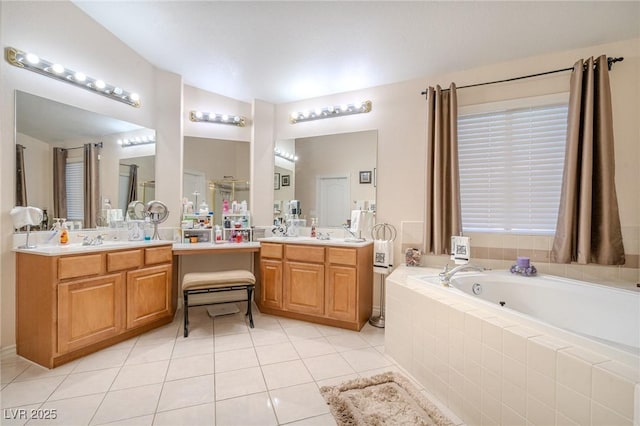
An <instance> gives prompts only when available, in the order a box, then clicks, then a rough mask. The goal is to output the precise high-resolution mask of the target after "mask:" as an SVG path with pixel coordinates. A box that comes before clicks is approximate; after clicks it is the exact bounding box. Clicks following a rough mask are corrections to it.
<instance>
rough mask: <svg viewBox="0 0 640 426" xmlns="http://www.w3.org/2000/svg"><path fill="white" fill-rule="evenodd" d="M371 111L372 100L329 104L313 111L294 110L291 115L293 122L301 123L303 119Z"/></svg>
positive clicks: (317, 118)
mask: <svg viewBox="0 0 640 426" xmlns="http://www.w3.org/2000/svg"><path fill="white" fill-rule="evenodd" d="M370 111H371V101H362V102H356V103H353V104H346V105H337V106H328V107H324V108H316V109H315V110H313V111H309V110H305V111H300V112H292V113H291V115H290V116H289V122H290V123H291V124H295V123H300V122H302V121H312V120H320V119H322V118H333V117H342V116H344V115H353V114H363V113H365V112H370Z"/></svg>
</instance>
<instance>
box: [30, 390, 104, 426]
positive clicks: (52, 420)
mask: <svg viewBox="0 0 640 426" xmlns="http://www.w3.org/2000/svg"><path fill="white" fill-rule="evenodd" d="M104 396H105V394H104V393H98V394H95V395H87V396H80V397H77V398H70V399H62V400H59V401H51V402H45V403H44V404H42V406H40V407H39V409H38V411H37V413H40V414H44V415H47V414H48V415H49V418H40V419H35V418H34V419H33V420H31V421H30V422H29V424H30V425H31V424H39V425H65V426H66V425H88V424H89V422H90V421H91V418H92V417H93V415H94V414H95V413H96V410H97V409H98V406H99V405H100V403H101V402H102V399H103V398H104ZM54 413H55V415H54ZM52 415H54V416H52Z"/></svg>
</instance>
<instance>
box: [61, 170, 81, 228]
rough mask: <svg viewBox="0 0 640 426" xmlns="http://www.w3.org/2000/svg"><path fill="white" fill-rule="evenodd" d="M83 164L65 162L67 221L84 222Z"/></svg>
mask: <svg viewBox="0 0 640 426" xmlns="http://www.w3.org/2000/svg"><path fill="white" fill-rule="evenodd" d="M83 182H84V164H83V163H82V161H78V162H67V166H66V180H65V183H66V186H67V191H66V192H67V220H84V184H83Z"/></svg>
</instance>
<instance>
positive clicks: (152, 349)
mask: <svg viewBox="0 0 640 426" xmlns="http://www.w3.org/2000/svg"><path fill="white" fill-rule="evenodd" d="M138 343H140V342H138ZM174 346H175V340H171V341H168V342H166V343H162V344H159V345H157V344H156V345H139V344H136V346H134V348H133V349H132V350H131V353H130V354H129V357H128V358H127V360H126V361H125V363H124V364H125V365H133V364H145V363H147V362H154V361H163V360H165V359H169V358H171V353H172V352H173V347H174Z"/></svg>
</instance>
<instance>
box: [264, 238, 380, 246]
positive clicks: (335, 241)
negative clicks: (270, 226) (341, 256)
mask: <svg viewBox="0 0 640 426" xmlns="http://www.w3.org/2000/svg"><path fill="white" fill-rule="evenodd" d="M258 241H261V242H265V243H286V244H309V245H318V246H344V247H366V246H368V245H370V244H373V241H371V240H367V241H354V240H351V239H349V238H331V239H329V240H319V239H317V238H312V237H267V238H260V239H259V240H258Z"/></svg>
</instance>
